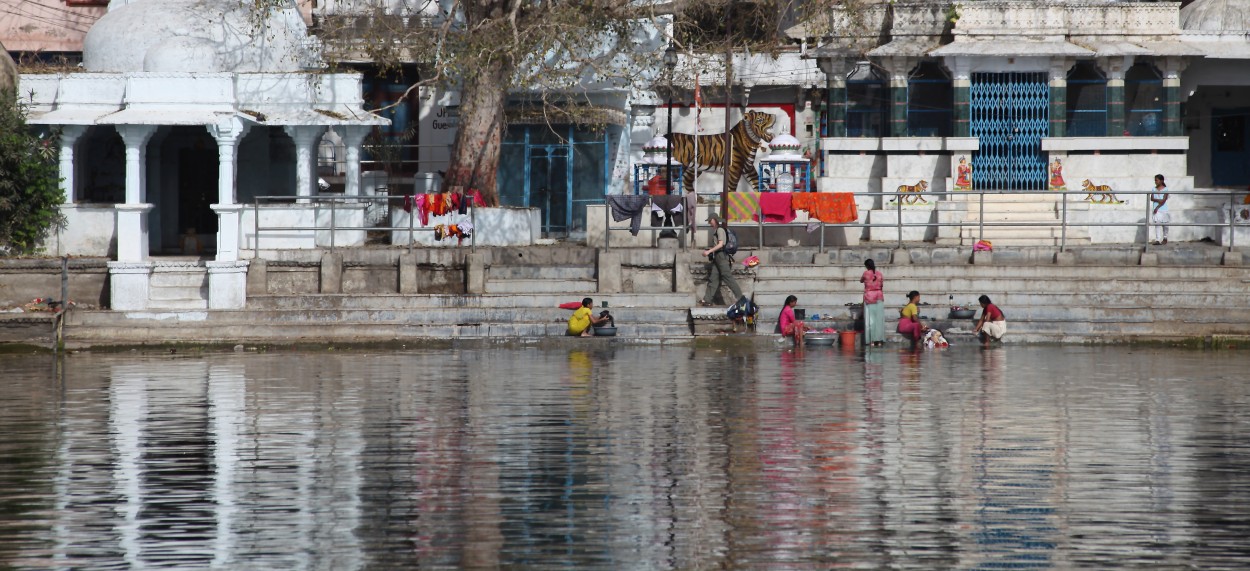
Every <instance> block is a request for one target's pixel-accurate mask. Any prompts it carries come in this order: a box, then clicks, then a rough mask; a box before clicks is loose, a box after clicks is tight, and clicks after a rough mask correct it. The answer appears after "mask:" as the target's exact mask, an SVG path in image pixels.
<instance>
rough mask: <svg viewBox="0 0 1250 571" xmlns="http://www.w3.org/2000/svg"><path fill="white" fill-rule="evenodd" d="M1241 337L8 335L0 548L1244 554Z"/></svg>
mask: <svg viewBox="0 0 1250 571" xmlns="http://www.w3.org/2000/svg"><path fill="white" fill-rule="evenodd" d="M1248 364H1250V357H1246V356H1244V355H1240V354H1237V353H1200V352H1183V351H1168V350H1149V351H1143V350H1132V349H1126V348H1055V347H1043V348H1032V347H997V348H993V349H989V350H981V349H979V348H975V347H952V348H951V349H949V350H946V351H937V352H932V351H922V352H911V351H897V350H893V349H885V350H878V349H877V348H873V349H871V350H869V351H867V352H866V353H864V352H860V353H856V352H843V351H841V350H840V349H838V348H819V349H817V348H809V349H807V350H805V351H794V350H792V349H777V348H774V347H767V348H760V349H758V350H742V349H738V350H715V349H699V350H695V349H692V348H686V347H630V346H617V345H609V344H602V343H594V342H591V343H587V345H586V346H585V347H584V348H576V349H567V348H565V349H555V348H525V349H499V348H482V349H449V350H442V351H417V352H408V353H385V354H359V353H355V354H330V353H299V354H230V355H213V356H207V357H202V358H201V357H183V356H172V355H160V356H151V355H147V356H145V355H74V356H71V357H69V358H68V359H66V360H65V361H64V362H63V363H58V362H55V361H52V360H50V359H49V358H46V357H0V367H3V370H4V371H6V374H5V382H4V383H0V397H2V398H3V399H4V402H5V403H6V405H5V406H4V407H3V409H0V434H3V435H4V436H5V438H4V440H3V450H4V457H5V460H6V461H5V462H4V463H3V464H2V465H0V566H3V567H14V568H64V569H70V568H75V569H78V568H82V569H92V568H157V567H165V568H221V569H238V568H281V569H353V568H411V567H421V568H435V569H439V568H445V569H452V568H499V567H520V568H552V567H566V568H577V569H593V568H601V569H619V568H631V569H632V568H643V569H697V568H710V567H720V568H743V569H794V568H817V569H825V568H832V567H854V568H887V567H888V568H910V569H937V568H960V569H1002V568H1012V569H1033V568H1036V569H1043V568H1047V569H1049V568H1073V567H1093V568H1126V569H1136V568H1144V567H1199V568H1204V569H1219V568H1228V569H1234V568H1244V567H1245V566H1246V565H1247V564H1250V550H1248V549H1247V548H1246V547H1245V542H1244V537H1245V536H1246V534H1247V532H1250V507H1247V506H1250V501H1248V500H1250V451H1248V449H1247V447H1246V446H1245V444H1244V435H1245V434H1246V429H1247V428H1248V426H1247V424H1250V422H1248V421H1247V420H1246V419H1245V415H1243V414H1242V409H1243V408H1244V407H1245V406H1246V404H1247V403H1248V402H1250V381H1247V375H1246V374H1245V371H1246V368H1247V365H1248Z"/></svg>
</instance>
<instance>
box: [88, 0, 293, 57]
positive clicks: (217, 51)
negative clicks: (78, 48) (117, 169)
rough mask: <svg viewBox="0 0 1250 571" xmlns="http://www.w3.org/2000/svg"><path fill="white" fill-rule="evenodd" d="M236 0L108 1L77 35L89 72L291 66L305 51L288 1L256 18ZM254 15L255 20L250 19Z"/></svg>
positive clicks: (291, 5)
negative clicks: (82, 34) (92, 22)
mask: <svg viewBox="0 0 1250 571" xmlns="http://www.w3.org/2000/svg"><path fill="white" fill-rule="evenodd" d="M243 4H246V3H240V2H238V1H237V0H130V1H129V2H121V1H119V0H113V3H112V5H110V7H109V11H108V13H107V14H105V15H104V17H102V18H100V19H99V21H97V22H96V23H95V25H94V26H92V27H91V30H90V31H89V32H87V37H86V39H85V40H84V41H83V67H84V68H86V70H87V71H96V72H134V71H168V72H174V71H177V72H291V71H299V70H301V69H303V68H304V67H305V66H304V65H303V63H304V62H306V61H307V60H308V58H309V52H308V50H309V47H308V46H309V45H310V44H309V41H308V30H307V27H306V26H305V25H304V21H303V19H302V18H301V17H300V15H299V12H298V11H297V10H296V9H295V5H294V2H289V1H288V2H287V4H288V6H287V7H286V8H283V9H281V10H274V11H271V12H270V13H269V14H267V15H266V16H264V17H263V18H259V19H258V18H256V17H255V16H253V15H252V14H250V13H249V12H248V9H247V8H246V7H244V6H243ZM254 22H260V23H261V25H260V26H256V25H255V24H254Z"/></svg>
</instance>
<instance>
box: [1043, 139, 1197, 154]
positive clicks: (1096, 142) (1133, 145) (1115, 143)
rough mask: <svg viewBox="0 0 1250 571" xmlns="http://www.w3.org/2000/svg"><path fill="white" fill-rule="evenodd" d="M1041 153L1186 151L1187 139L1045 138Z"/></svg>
mask: <svg viewBox="0 0 1250 571" xmlns="http://www.w3.org/2000/svg"><path fill="white" fill-rule="evenodd" d="M1042 150H1043V151H1186V150H1189V137H1047V138H1044V139H1042Z"/></svg>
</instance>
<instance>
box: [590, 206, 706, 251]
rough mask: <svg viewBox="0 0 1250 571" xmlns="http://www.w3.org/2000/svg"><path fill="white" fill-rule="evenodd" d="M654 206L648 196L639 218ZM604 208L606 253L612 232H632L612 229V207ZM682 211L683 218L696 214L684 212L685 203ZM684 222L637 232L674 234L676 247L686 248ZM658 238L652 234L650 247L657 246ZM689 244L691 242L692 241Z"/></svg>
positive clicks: (610, 244) (641, 228)
mask: <svg viewBox="0 0 1250 571" xmlns="http://www.w3.org/2000/svg"><path fill="white" fill-rule="evenodd" d="M630 196H638V195H630ZM666 196H668V195H666ZM654 204H655V201H654V200H653V199H652V198H651V197H650V196H648V197H647V203H646V206H643V211H642V214H640V216H644V217H645V216H647V215H648V214H649V213H650V212H651V211H652V206H653V205H654ZM604 206H605V208H604V209H603V228H604V230H603V249H604V250H605V251H606V250H610V249H611V248H612V232H613V231H614V230H615V231H621V230H625V231H632V229H631V228H613V227H612V206H611V205H610V204H604ZM682 210H683V214H684V215H685V216H691V215H693V214H695V213H697V208H696V209H695V212H694V213H692V212H685V202H683V203H682ZM685 220H686V218H685V217H683V218H682V221H683V222H682V223H681V224H677V223H676V222H674V225H673V226H645V225H644V226H641V227H639V230H647V231H649V232H661V233H662V232H664V231H669V232H676V233H677V245H678V247H681V248H685V247H686V232H687V225H686V223H685ZM659 238H660V235H659V234H654V235H653V236H652V237H651V245H652V247H657V246H659ZM691 242H693V240H692V241H691Z"/></svg>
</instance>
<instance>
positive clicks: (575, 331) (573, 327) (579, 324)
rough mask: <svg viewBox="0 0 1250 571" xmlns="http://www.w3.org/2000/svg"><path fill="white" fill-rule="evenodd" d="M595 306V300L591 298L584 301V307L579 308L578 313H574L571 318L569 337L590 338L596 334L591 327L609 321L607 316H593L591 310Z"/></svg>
mask: <svg viewBox="0 0 1250 571" xmlns="http://www.w3.org/2000/svg"><path fill="white" fill-rule="evenodd" d="M594 306H595V300H593V299H590V298H589V297H587V298H583V299H582V306H581V307H579V308H577V311H574V312H573V316H572V317H570V318H569V330H568V333H567V334H568V335H571V336H574V337H576V336H578V335H580V336H582V337H590V336H592V335H594V334H595V333H594V331H591V329H590V328H591V326H594V325H599V324H600V323H603V322H605V321H607V320H608V319H609V318H608V317H607V316H597V317H596V316H595V315H592V314H591V313H590V308H592V307H594Z"/></svg>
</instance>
